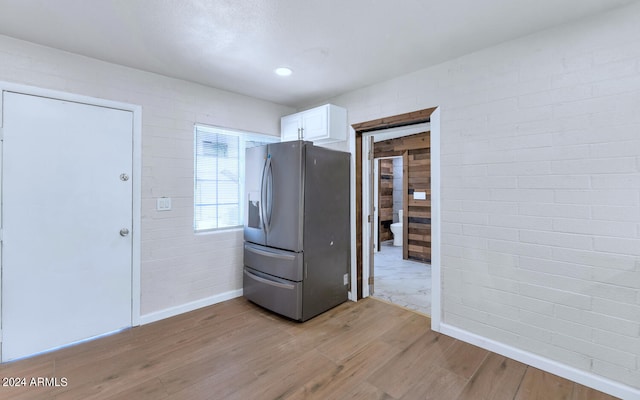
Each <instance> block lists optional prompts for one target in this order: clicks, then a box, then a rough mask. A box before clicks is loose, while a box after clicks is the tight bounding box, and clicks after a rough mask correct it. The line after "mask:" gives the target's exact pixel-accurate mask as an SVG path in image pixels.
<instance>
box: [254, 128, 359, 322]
mask: <svg viewBox="0 0 640 400" xmlns="http://www.w3.org/2000/svg"><path fill="white" fill-rule="evenodd" d="M349 167H350V154H349V153H344V152H340V151H334V150H329V149H326V148H323V147H318V146H314V145H313V143H311V142H305V141H300V140H299V141H292V142H281V143H273V144H268V145H265V146H260V147H253V148H249V149H247V153H246V168H245V176H246V185H245V189H246V191H247V193H246V194H247V197H246V201H245V203H246V205H245V226H244V239H245V245H244V275H243V295H244V297H246V298H247V299H249V300H250V301H252V302H254V303H256V304H258V305H260V306H262V307H264V308H267V309H269V310H271V311H274V312H276V313H278V314H281V315H284V316H286V317H289V318H291V319H294V320H298V321H306V320H308V319H309V318H312V317H314V316H316V315H318V314H320V313H322V312H324V311H326V310H328V309H330V308H332V307H335V306H336V305H338V304H340V303H342V302H344V301H345V300H347V292H348V288H349V269H350V268H349V264H350V242H349V240H350V228H349V222H350V221H349V192H350V191H349Z"/></svg>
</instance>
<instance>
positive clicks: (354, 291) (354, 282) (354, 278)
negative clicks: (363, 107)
mask: <svg viewBox="0 0 640 400" xmlns="http://www.w3.org/2000/svg"><path fill="white" fill-rule="evenodd" d="M349 137H350V138H355V130H354V129H353V127H351V126H349ZM349 152H350V153H351V174H350V176H351V185H350V187H351V201H350V202H349V203H350V204H351V206H350V207H351V291H350V292H349V294H348V298H349V300H351V301H358V271H357V254H356V253H357V248H356V246H355V243H356V217H357V216H356V156H355V154H356V141H355V140H351V141H350V142H349Z"/></svg>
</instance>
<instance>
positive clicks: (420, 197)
mask: <svg viewBox="0 0 640 400" xmlns="http://www.w3.org/2000/svg"><path fill="white" fill-rule="evenodd" d="M413 199H414V200H426V199H427V192H413Z"/></svg>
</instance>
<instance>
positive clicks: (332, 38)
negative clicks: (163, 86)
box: [0, 0, 637, 107]
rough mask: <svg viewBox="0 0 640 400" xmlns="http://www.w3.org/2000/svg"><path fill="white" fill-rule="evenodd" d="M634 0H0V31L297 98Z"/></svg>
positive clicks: (244, 90) (360, 83) (324, 95)
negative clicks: (282, 72) (285, 70)
mask: <svg viewBox="0 0 640 400" xmlns="http://www.w3.org/2000/svg"><path fill="white" fill-rule="evenodd" d="M635 1H637V0H536V1H531V0H437V1H436V0H402V1H397V0H0V34H2V35H7V36H11V37H15V38H18V39H23V40H27V41H30V42H34V43H38V44H42V45H45V46H51V47H55V48H58V49H62V50H65V51H69V52H72V53H77V54H82V55H85V56H89V57H93V58H97V59H100V60H104V61H108V62H112V63H116V64H121V65H125V66H129V67H133V68H137V69H141V70H145V71H150V72H155V73H158V74H162V75H166V76H170V77H174V78H179V79H184V80H188V81H192V82H197V83H201V84H203V85H208V86H212V87H216V88H220V89H225V90H229V91H233V92H237V93H241V94H245V95H249V96H253V97H257V98H261V99H265V100H269V101H272V102H276V103H279V104H284V105H289V106H293V107H296V106H300V105H305V104H310V103H313V102H318V101H322V100H326V99H328V98H330V97H333V96H336V95H338V94H341V93H345V92H348V91H351V90H354V89H357V88H360V87H365V86H368V85H371V84H374V83H377V82H381V81H384V80H387V79H390V78H392V77H395V76H398V75H402V74H406V73H409V72H412V71H416V70H419V69H422V68H425V67H428V66H431V65H434V64H438V63H441V62H443V61H446V60H449V59H452V58H456V57H458V56H461V55H464V54H468V53H471V52H474V51H477V50H479V49H482V48H485V47H489V46H492V45H495V44H498V43H501V42H504V41H508V40H511V39H514V38H517V37H520V36H523V35H527V34H530V33H533V32H536V31H539V30H543V29H547V28H550V27H553V26H556V25H560V24H563V23H566V22H569V21H572V20H577V19H580V18H584V17H587V16H589V15H593V14H598V13H602V12H605V11H607V10H609V9H613V8H616V7H620V6H623V5H625V4H629V3H633V2H635ZM279 66H288V67H290V68H291V69H293V71H294V73H293V75H291V76H289V77H286V78H283V77H279V76H277V75H275V74H274V73H273V70H274V69H275V68H276V67H279Z"/></svg>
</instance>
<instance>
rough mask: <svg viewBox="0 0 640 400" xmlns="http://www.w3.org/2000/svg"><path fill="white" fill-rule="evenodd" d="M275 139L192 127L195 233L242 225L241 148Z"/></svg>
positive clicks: (197, 126) (242, 150) (242, 161)
mask: <svg viewBox="0 0 640 400" xmlns="http://www.w3.org/2000/svg"><path fill="white" fill-rule="evenodd" d="M276 141H279V138H277V137H273V136H267V135H258V134H254V133H248V132H241V131H235V130H231V129H224V128H217V127H211V126H205V125H196V126H195V149H194V153H195V182H194V183H195V185H194V230H195V231H196V232H199V231H207V230H213V229H220V228H232V227H239V226H242V224H243V213H244V209H243V208H242V207H241V206H240V205H241V204H244V201H243V198H244V155H245V149H247V148H249V147H253V146H261V145H263V144H267V143H273V142H276Z"/></svg>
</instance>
